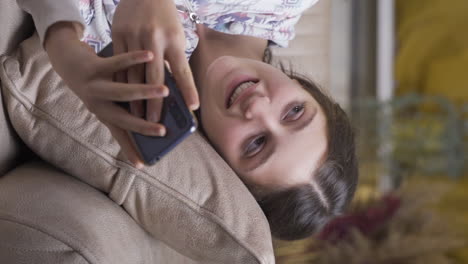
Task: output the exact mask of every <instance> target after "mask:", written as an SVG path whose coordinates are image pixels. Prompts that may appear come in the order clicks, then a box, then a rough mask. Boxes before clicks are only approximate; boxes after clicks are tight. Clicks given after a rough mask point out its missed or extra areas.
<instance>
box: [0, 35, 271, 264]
mask: <svg viewBox="0 0 468 264" xmlns="http://www.w3.org/2000/svg"><path fill="white" fill-rule="evenodd" d="M0 78H1V80H2V83H3V85H2V88H3V96H4V99H5V103H6V106H7V108H8V112H9V115H10V117H11V119H12V124H13V126H14V128H15V130H16V131H17V132H18V134H19V135H20V137H21V138H22V139H23V141H24V142H25V143H26V144H27V145H28V146H29V147H30V148H31V149H32V150H33V151H34V152H36V153H37V154H38V155H39V156H40V157H42V158H43V159H45V160H46V161H48V162H50V163H52V164H54V165H55V166H57V167H58V168H61V169H62V170H64V171H65V172H67V173H69V174H71V175H73V176H75V177H77V178H79V179H81V180H82V181H84V182H86V183H88V184H90V185H92V186H93V187H95V188H97V189H99V190H101V191H103V192H105V193H108V194H109V197H110V198H111V199H112V200H114V201H115V202H116V203H118V204H120V205H122V206H123V208H124V209H125V210H126V211H127V212H128V213H129V214H130V215H131V216H132V217H133V218H134V219H135V220H136V221H137V222H138V223H139V224H140V225H141V226H142V227H143V228H144V229H145V230H146V231H148V232H149V233H151V234H152V235H153V236H154V237H156V238H157V239H159V240H161V241H163V242H164V243H166V244H167V245H168V246H170V247H171V248H173V249H175V250H176V251H178V252H179V253H181V254H183V255H186V256H188V257H190V258H193V259H194V260H198V261H202V262H203V263H243V264H247V263H274V257H273V249H272V241H271V235H270V230H269V226H268V222H267V220H266V218H265V216H264V215H263V213H262V211H261V209H260V207H259V206H258V204H257V203H256V201H255V199H254V198H253V196H252V195H251V194H250V193H249V192H248V190H247V188H246V187H245V186H244V185H243V184H242V182H241V181H240V180H239V178H238V177H237V176H236V175H235V174H234V173H233V171H232V170H231V169H230V167H229V166H228V165H227V164H226V163H225V162H224V161H223V160H222V159H221V158H220V156H219V155H218V154H217V153H216V152H215V151H214V149H213V148H212V147H211V146H210V145H209V144H208V143H207V142H206V141H205V140H204V138H203V137H202V136H200V135H199V134H198V133H195V134H194V135H192V136H190V137H189V138H188V139H187V140H185V141H184V142H183V143H182V144H180V145H179V146H178V147H176V148H175V149H174V150H173V151H171V152H170V153H169V154H168V155H167V156H165V157H164V158H163V159H161V161H159V162H158V163H157V164H156V165H155V166H153V167H147V168H144V169H142V170H137V169H135V168H134V167H132V166H130V164H129V163H127V162H126V161H125V159H123V157H122V156H121V155H120V154H119V151H120V148H119V146H118V144H117V143H116V141H115V140H114V139H113V138H112V136H111V134H110V132H109V131H108V130H107V128H106V127H105V126H104V125H102V124H101V123H100V122H99V121H98V120H97V119H96V117H95V116H94V115H93V114H92V113H90V112H89V111H87V109H86V108H85V106H84V105H83V104H82V103H81V101H80V100H79V98H78V97H76V96H75V95H74V94H73V93H72V92H71V91H70V90H69V89H68V88H67V87H66V86H65V85H64V84H63V82H62V81H61V79H60V78H59V76H58V75H57V74H56V73H55V72H54V71H53V70H52V68H51V65H50V63H49V61H48V58H47V54H46V53H45V52H44V51H43V50H42V48H41V46H40V42H39V38H38V36H37V34H35V35H34V36H33V37H31V38H29V39H27V40H26V41H24V42H23V43H22V44H21V46H20V48H19V49H18V51H17V52H16V53H14V54H13V56H9V57H8V56H3V57H1V58H0Z"/></svg>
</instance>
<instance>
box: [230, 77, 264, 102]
mask: <svg viewBox="0 0 468 264" xmlns="http://www.w3.org/2000/svg"><path fill="white" fill-rule="evenodd" d="M249 81H250V82H254V83H255V84H254V85H252V86H251V87H249V88H247V89H245V90H244V91H242V93H241V94H240V95H239V96H238V97H237V99H236V100H235V101H234V102H232V104H231V105H229V99H230V98H231V96H232V94H233V93H234V90H235V89H236V88H237V87H238V86H239V85H240V84H242V83H244V82H249ZM257 83H258V79H255V78H252V77H250V76H240V77H238V78H236V79H234V80H233V81H232V82H231V83H230V84H229V85H228V88H227V89H226V92H225V96H224V97H225V98H224V105H225V107H226V109H229V108H230V107H231V106H232V105H234V103H235V102H237V101H239V99H240V97H242V96H243V95H244V94H245V92H246V91H247V90H250V89H251V88H252V87H254V86H257Z"/></svg>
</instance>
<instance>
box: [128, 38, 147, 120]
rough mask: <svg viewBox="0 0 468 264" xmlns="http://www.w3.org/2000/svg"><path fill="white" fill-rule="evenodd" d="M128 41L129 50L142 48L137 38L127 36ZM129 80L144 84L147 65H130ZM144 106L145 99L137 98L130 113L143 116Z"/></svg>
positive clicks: (131, 104) (131, 103)
mask: <svg viewBox="0 0 468 264" xmlns="http://www.w3.org/2000/svg"><path fill="white" fill-rule="evenodd" d="M127 43H128V50H129V51H137V50H142V48H141V47H140V44H139V41H138V39H136V38H127ZM127 80H128V83H137V84H142V83H144V82H145V65H144V64H137V65H134V66H132V67H130V68H129V69H128V70H127ZM144 110H145V109H144V108H143V101H142V100H136V101H132V102H130V113H132V114H133V115H136V116H138V117H143V116H144V114H145V112H144Z"/></svg>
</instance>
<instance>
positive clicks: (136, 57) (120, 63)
mask: <svg viewBox="0 0 468 264" xmlns="http://www.w3.org/2000/svg"><path fill="white" fill-rule="evenodd" d="M152 59H153V53H152V52H150V51H146V50H139V51H130V52H127V53H122V54H119V55H114V56H112V57H109V58H103V59H102V63H101V65H100V69H101V70H102V71H103V72H108V73H115V72H118V71H123V70H128V68H130V67H131V66H134V65H137V64H142V63H145V62H148V61H151V60H152Z"/></svg>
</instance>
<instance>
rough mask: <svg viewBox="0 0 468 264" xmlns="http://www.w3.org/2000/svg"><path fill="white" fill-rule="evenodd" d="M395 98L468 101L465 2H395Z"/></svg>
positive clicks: (467, 1) (467, 4)
mask: <svg viewBox="0 0 468 264" xmlns="http://www.w3.org/2000/svg"><path fill="white" fill-rule="evenodd" d="M397 21H398V22H397V39H398V46H397V58H396V79H397V82H398V85H397V95H402V94H406V93H409V92H418V93H421V94H425V95H439V96H445V97H447V98H449V99H451V100H452V101H453V102H454V103H456V104H459V103H463V102H465V103H466V102H467V101H468V0H397Z"/></svg>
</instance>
